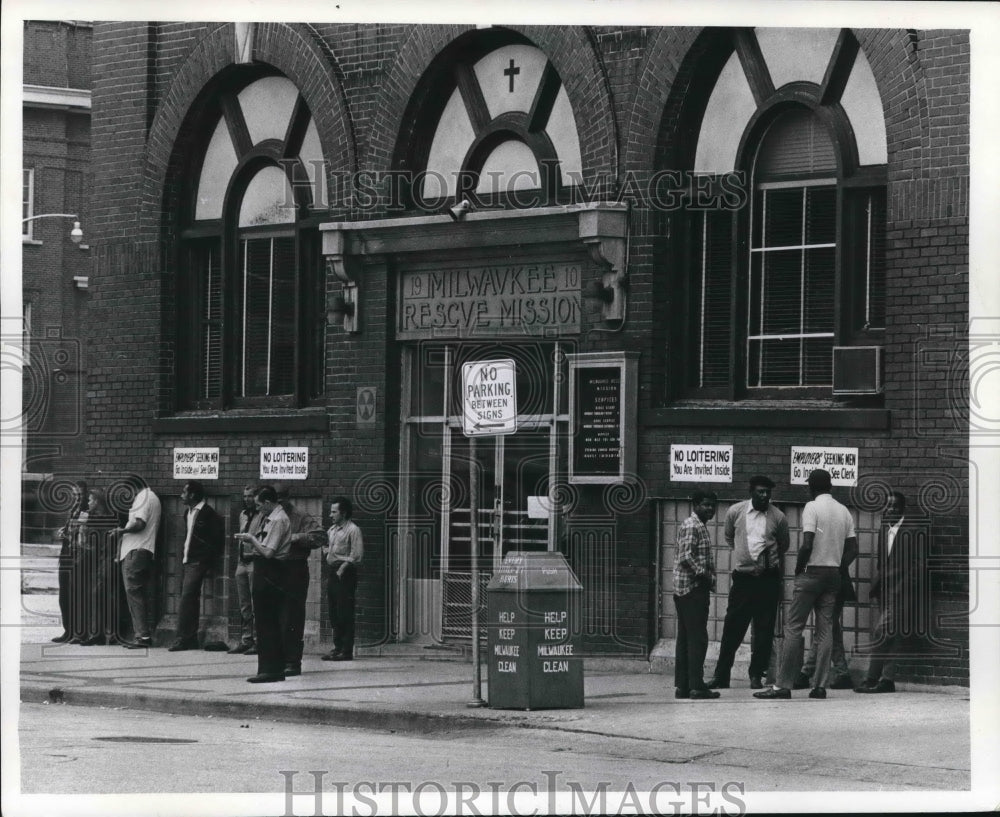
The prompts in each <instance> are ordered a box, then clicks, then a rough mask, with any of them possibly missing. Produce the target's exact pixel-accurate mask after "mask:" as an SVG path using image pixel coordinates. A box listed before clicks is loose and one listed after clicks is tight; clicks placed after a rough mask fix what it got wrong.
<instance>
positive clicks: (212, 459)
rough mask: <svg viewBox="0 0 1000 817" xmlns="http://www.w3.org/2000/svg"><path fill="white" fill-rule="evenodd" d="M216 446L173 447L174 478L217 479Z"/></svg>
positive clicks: (217, 457)
mask: <svg viewBox="0 0 1000 817" xmlns="http://www.w3.org/2000/svg"><path fill="white" fill-rule="evenodd" d="M218 478H219V449H218V448H175V449H174V479H218Z"/></svg>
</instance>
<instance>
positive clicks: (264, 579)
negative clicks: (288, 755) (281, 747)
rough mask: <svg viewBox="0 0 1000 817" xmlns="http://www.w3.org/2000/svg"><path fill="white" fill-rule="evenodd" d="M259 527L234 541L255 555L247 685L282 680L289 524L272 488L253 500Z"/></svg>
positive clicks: (261, 491) (268, 488) (240, 535)
mask: <svg viewBox="0 0 1000 817" xmlns="http://www.w3.org/2000/svg"><path fill="white" fill-rule="evenodd" d="M255 501H256V503H257V513H258V515H259V516H260V518H261V523H260V525H259V526H256V530H255V532H252V533H239V534H237V535H236V538H237V539H239V540H240V541H242V542H247V543H249V544H250V545H251V546H252V547H253V549H254V553H255V559H254V566H253V614H254V621H255V624H256V628H257V674H256V675H254V676H253V677H251V678H247V681H249V682H250V683H251V684H269V683H272V682H274V681H284V680H285V672H284V669H285V646H284V641H283V636H284V633H283V631H282V618H283V615H282V614H283V611H284V608H285V595H286V590H285V584H286V581H285V575H286V570H285V567H286V562H287V559H288V553H289V551H290V550H291V542H290V541H289V537H290V535H291V523H290V522H289V520H288V514H286V513H285V511H284V508H282V507H281V505H279V504H278V495H277V494H276V493H275V491H274V488H272V487H271V486H270V485H265V486H264V487H263V488H260V489H259V490H258V491H257V495H256V497H255Z"/></svg>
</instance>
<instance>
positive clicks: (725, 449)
mask: <svg viewBox="0 0 1000 817" xmlns="http://www.w3.org/2000/svg"><path fill="white" fill-rule="evenodd" d="M670 481H671V482H732V481H733V447H732V446H731V445H671V446H670Z"/></svg>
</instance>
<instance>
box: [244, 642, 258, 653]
mask: <svg viewBox="0 0 1000 817" xmlns="http://www.w3.org/2000/svg"><path fill="white" fill-rule="evenodd" d="M243 654H244V655H256V654H257V645H256V644H251V645H250V646H249V647H247V648H246V649H245V650H244V651H243Z"/></svg>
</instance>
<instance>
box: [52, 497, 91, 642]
mask: <svg viewBox="0 0 1000 817" xmlns="http://www.w3.org/2000/svg"><path fill="white" fill-rule="evenodd" d="M70 491H71V492H72V497H73V504H72V505H71V506H70V509H69V514H68V515H67V517H66V524H64V525H63V526H62V527H61V528H59V530H57V531H56V539H58V540H59V542H60V544H61V545H62V547H61V548H60V550H59V613H60V615H61V617H62V626H63V631H62V633H61V634H60V635H57V636H56V637H55V638H53V639H52V641H54V642H55V643H56V644H65V643H66V642H67V641H71V640H72V641H73V642H74V643H77V644H79V643H80V642H81V641H82V640H83V638H82V636H83V628H82V626H81V624H80V621H79V616H77V615H76V614H75V607H77V606H79V605H78V602H77V599H78V598H79V597H80V595H79V589H76V591H75V594H74V587H73V578H74V575H75V574H77V573H79V569H78V568H77V561H78V557H79V554H80V549H79V548H78V547H77V545H76V543H75V540H76V539H78V536H77V532H78V529H79V527H80V524H81V522H80V515H81V514H83V515H84V516H86V511H87V493H88V492H87V483H86V482H83V481H82V480H81V481H80V482H77V483H75V484H74V485H73V487H72V488H71V489H70Z"/></svg>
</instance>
